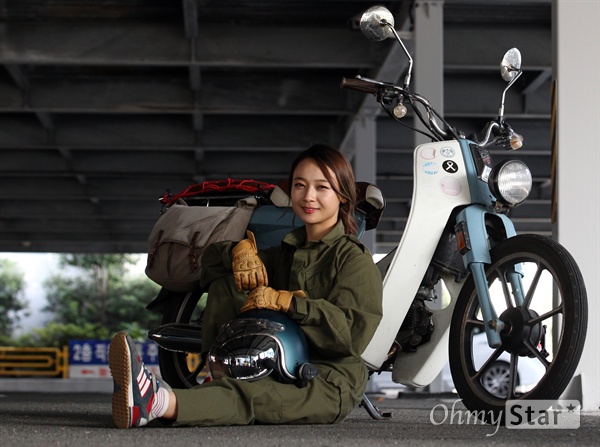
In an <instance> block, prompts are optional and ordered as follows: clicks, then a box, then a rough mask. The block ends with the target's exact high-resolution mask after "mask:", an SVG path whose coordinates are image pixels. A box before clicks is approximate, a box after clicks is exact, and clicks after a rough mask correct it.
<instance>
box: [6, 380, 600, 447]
mask: <svg viewBox="0 0 600 447" xmlns="http://www.w3.org/2000/svg"><path fill="white" fill-rule="evenodd" d="M50 383H52V382H50ZM70 391H71V392H64V391H61V390H60V388H57V387H55V388H48V387H47V389H46V392H41V391H36V390H35V387H32V390H31V392H22V391H21V392H16V390H15V389H13V390H11V389H9V384H7V382H4V383H2V381H0V445H1V446H2V447H12V446H19V447H26V446H36V447H37V446H56V447H63V446H64V447H67V446H68V447H71V446H72V447H75V446H77V447H80V446H103V447H106V446H128V445H131V446H135V447H152V446H160V447H164V446H169V447H179V446H181V447H185V446H211V447H212V446H227V447H229V446H244V447H246V446H252V447H263V446H265V447H267V446H268V447H271V446H285V447H295V446H302V447H307V446H310V447H313V446H344V447H353V446H360V447H369V446H390V445H392V446H393V445H415V446H442V445H443V446H453V445H461V446H466V445H478V446H480V445H482V444H486V445H488V444H489V445H494V446H511V447H514V446H515V445H518V446H520V447H521V446H528V445H532V446H538V445H552V446H553V447H555V446H563V445H565V446H566V445H577V446H582V445H583V446H585V445H594V446H597V445H598V440H599V439H600V412H598V411H595V412H582V413H580V414H578V421H577V425H578V428H570V429H564V428H554V429H542V428H538V429H514V428H513V429H509V428H507V427H502V426H496V425H486V424H483V423H481V422H480V421H479V420H475V419H474V418H468V417H466V416H468V415H467V413H468V412H467V411H466V410H465V408H464V406H462V403H461V401H460V400H459V398H458V397H457V396H456V395H453V394H450V393H446V394H439V395H432V394H426V393H400V394H399V397H395V396H394V397H389V396H387V397H384V396H381V395H372V396H370V397H371V400H372V401H373V404H375V405H376V406H377V407H378V408H379V409H380V410H382V411H385V412H391V413H392V414H393V416H392V417H391V418H390V419H386V420H374V419H372V418H371V417H370V416H369V414H368V413H367V412H366V411H365V410H364V409H363V408H360V407H359V408H356V409H355V410H354V411H353V412H352V413H351V414H350V416H349V417H348V418H347V419H346V420H345V421H344V422H342V423H340V424H337V425H301V426H293V425H277V426H265V425H263V426H260V425H255V426H243V427H178V428H172V427H164V426H162V425H161V424H160V423H158V422H156V421H152V422H151V423H150V424H149V425H148V426H146V427H143V428H138V429H130V430H120V429H117V428H115V426H114V424H113V421H112V417H111V403H110V394H109V393H107V392H106V390H105V389H103V390H101V391H100V392H98V391H97V390H96V391H94V390H93V387H90V392H72V391H73V389H71V390H70ZM208 404H209V403H208Z"/></svg>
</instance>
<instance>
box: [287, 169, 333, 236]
mask: <svg viewBox="0 0 600 447" xmlns="http://www.w3.org/2000/svg"><path fill="white" fill-rule="evenodd" d="M330 172H331V171H330ZM331 177H333V178H335V176H334V175H333V172H331ZM336 186H337V185H336ZM291 191H292V196H291V199H292V208H293V209H294V213H296V215H297V216H298V217H299V218H300V219H301V220H302V222H304V224H305V225H306V232H307V236H308V240H309V241H316V240H320V239H321V238H322V237H323V236H325V235H326V234H327V233H328V232H329V231H330V230H331V229H332V228H333V227H334V226H335V224H336V223H337V221H338V213H339V209H340V203H341V201H340V198H339V196H338V195H337V193H336V192H335V190H334V189H333V187H332V185H331V184H330V183H329V181H328V180H327V178H326V177H325V175H324V174H323V171H321V169H320V168H319V166H318V165H317V163H315V161H314V160H312V159H311V158H307V159H304V160H302V161H301V162H300V163H299V164H298V166H296V169H295V170H294V175H293V178H292V190H291Z"/></svg>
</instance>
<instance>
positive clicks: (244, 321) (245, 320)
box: [208, 309, 317, 384]
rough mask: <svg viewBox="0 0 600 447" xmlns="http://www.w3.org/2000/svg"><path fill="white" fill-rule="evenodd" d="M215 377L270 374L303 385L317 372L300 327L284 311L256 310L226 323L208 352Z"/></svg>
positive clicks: (258, 376) (262, 375)
mask: <svg viewBox="0 0 600 447" xmlns="http://www.w3.org/2000/svg"><path fill="white" fill-rule="evenodd" d="M208 365H209V367H210V372H211V374H212V376H213V378H215V379H219V378H222V377H232V378H235V379H240V380H248V381H251V380H258V379H262V378H263V377H266V376H268V375H271V374H272V375H273V376H274V377H275V378H277V379H278V380H280V381H282V382H286V383H297V384H302V383H304V384H305V383H306V381H308V380H311V379H313V378H314V377H315V376H316V375H317V369H316V368H315V367H314V366H312V365H311V364H310V363H308V346H307V343H306V338H305V337H304V333H303V332H302V329H300V326H298V324H297V323H296V322H295V321H294V320H292V319H291V318H289V317H288V316H287V315H285V314H284V313H282V312H276V311H273V310H267V309H255V310H250V311H248V312H244V313H243V314H241V315H240V316H239V317H238V318H235V319H233V320H232V321H230V322H229V323H227V324H225V325H223V327H222V328H221V332H220V333H219V335H218V337H217V339H216V340H215V343H214V344H213V346H212V348H211V349H210V351H209V353H208Z"/></svg>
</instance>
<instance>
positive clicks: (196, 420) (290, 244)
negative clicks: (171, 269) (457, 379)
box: [174, 221, 382, 425]
mask: <svg viewBox="0 0 600 447" xmlns="http://www.w3.org/2000/svg"><path fill="white" fill-rule="evenodd" d="M234 245H235V243H234V242H218V243H215V244H213V245H211V246H210V247H209V248H208V249H207V250H206V252H205V253H204V255H203V259H202V268H203V277H202V280H201V283H202V285H204V286H206V285H208V284H210V288H209V299H208V302H207V307H206V310H205V313H204V320H203V343H204V347H205V350H208V348H209V347H210V345H211V343H212V342H213V341H214V339H215V338H216V336H217V334H218V331H219V328H220V327H221V325H222V324H225V323H226V322H228V321H230V320H231V319H233V318H235V317H236V316H237V315H238V314H239V311H240V308H241V307H242V305H243V304H244V302H245V299H246V295H245V293H240V292H237V290H235V285H234V281H233V275H232V271H231V248H232V247H233V246H234ZM259 256H260V258H261V259H262V260H263V262H264V264H265V267H266V269H267V273H268V278H269V286H270V287H273V288H274V289H276V290H290V291H293V290H303V291H304V292H305V293H306V295H307V298H306V299H300V298H294V300H295V301H294V305H295V314H294V316H293V318H294V319H295V320H296V321H297V322H298V323H299V324H300V326H301V328H302V330H303V331H304V333H305V335H306V338H307V341H308V345H309V360H310V363H312V364H313V365H315V366H316V367H317V368H318V370H319V374H318V376H317V377H316V378H315V379H313V380H311V381H309V382H308V385H307V386H306V387H303V388H299V387H297V386H296V385H293V384H284V383H280V382H277V381H276V380H275V379H273V378H271V377H266V378H264V379H261V380H258V381H254V382H246V381H242V380H237V379H230V378H223V379H219V380H213V381H211V382H209V383H206V384H202V385H199V386H198V387H195V388H192V389H189V390H174V392H175V394H176V396H177V402H178V416H177V421H176V422H175V424H176V425H247V424H329V423H335V422H340V421H342V420H343V419H344V418H345V417H346V416H347V415H348V414H349V413H350V412H351V411H352V410H353V409H354V408H355V407H356V405H357V404H358V403H359V402H360V400H361V399H362V396H363V394H364V392H365V388H366V385H367V380H368V371H367V367H366V365H365V364H364V362H363V360H362V359H361V357H360V355H361V353H362V352H363V351H364V349H365V348H366V346H367V345H368V343H369V341H370V340H371V338H372V336H373V333H374V332H375V330H376V328H377V326H378V324H379V322H380V320H381V314H382V304H381V302H382V279H381V274H380V273H379V270H378V269H377V267H376V266H375V264H374V263H373V260H372V256H371V254H370V253H369V251H368V249H367V248H366V247H365V246H364V245H363V244H362V243H361V242H360V241H359V240H358V239H356V238H355V237H353V236H348V235H345V234H344V227H343V225H342V223H341V221H340V222H338V224H337V225H336V226H335V227H334V229H332V231H330V232H329V234H327V235H326V236H325V237H324V238H323V239H321V240H320V241H318V242H310V243H306V230H305V228H304V227H300V228H297V229H295V230H294V231H292V232H291V233H289V234H288V235H287V236H285V237H284V239H283V241H282V243H281V245H280V246H278V247H273V248H270V249H267V250H261V251H259Z"/></svg>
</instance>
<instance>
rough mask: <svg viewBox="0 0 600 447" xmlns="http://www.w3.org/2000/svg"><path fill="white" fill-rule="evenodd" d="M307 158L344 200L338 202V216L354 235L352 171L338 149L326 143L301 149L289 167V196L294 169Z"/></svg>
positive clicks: (355, 231) (353, 182)
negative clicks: (315, 165) (312, 161)
mask: <svg viewBox="0 0 600 447" xmlns="http://www.w3.org/2000/svg"><path fill="white" fill-rule="evenodd" d="M307 158H310V159H312V160H314V162H315V163H316V164H317V166H319V168H320V169H321V171H322V172H323V174H324V175H325V178H326V179H327V181H328V182H329V183H330V184H331V186H332V188H333V190H334V191H335V192H336V194H337V195H338V197H340V199H344V200H345V203H340V211H339V214H338V218H339V219H340V220H341V221H342V222H343V224H344V229H345V232H346V234H352V235H354V236H356V235H357V233H358V227H357V225H356V221H355V220H354V210H355V207H356V183H355V181H354V172H353V171H352V165H351V164H350V162H349V161H348V159H347V158H346V157H345V156H344V154H342V152H341V151H339V150H338V149H336V148H334V147H332V146H328V145H326V144H315V145H313V146H311V147H309V148H308V149H306V150H304V151H302V152H301V153H300V154H299V155H298V156H297V157H296V159H295V160H294V162H293V163H292V167H291V168H290V174H289V179H288V191H287V192H288V194H289V196H290V197H291V192H292V191H291V188H292V185H293V177H294V171H295V170H296V167H297V166H298V164H300V162H301V161H302V160H306V159H307ZM330 170H331V171H330ZM331 172H333V174H334V175H335V178H333V177H332V176H331Z"/></svg>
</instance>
